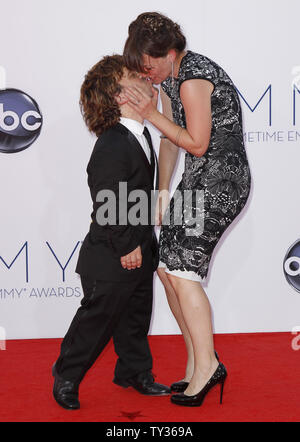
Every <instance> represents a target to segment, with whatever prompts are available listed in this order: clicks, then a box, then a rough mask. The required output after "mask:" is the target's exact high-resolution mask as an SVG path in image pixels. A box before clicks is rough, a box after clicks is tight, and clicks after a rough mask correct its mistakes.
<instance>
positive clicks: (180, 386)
mask: <svg viewBox="0 0 300 442" xmlns="http://www.w3.org/2000/svg"><path fill="white" fill-rule="evenodd" d="M215 356H216V359H217V361H218V362H219V355H218V353H217V352H216V350H215ZM188 386H189V382H185V381H179V382H174V384H172V385H171V387H170V388H171V391H174V392H175V393H183V392H184V391H185V390H186V389H187V388H188Z"/></svg>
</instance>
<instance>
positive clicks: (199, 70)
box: [178, 51, 229, 85]
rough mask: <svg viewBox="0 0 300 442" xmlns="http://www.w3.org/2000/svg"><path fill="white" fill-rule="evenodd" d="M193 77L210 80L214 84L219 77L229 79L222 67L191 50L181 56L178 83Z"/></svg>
mask: <svg viewBox="0 0 300 442" xmlns="http://www.w3.org/2000/svg"><path fill="white" fill-rule="evenodd" d="M193 78H203V79H207V80H210V81H211V82H212V83H214V84H215V85H216V84H217V83H218V81H219V80H220V79H222V78H223V79H227V80H229V77H228V75H227V74H226V72H225V71H224V70H223V68H222V67H221V66H220V65H219V64H218V63H216V62H215V61H214V60H212V59H211V58H209V57H207V56H206V55H203V54H199V53H197V52H193V51H187V53H186V55H185V56H184V57H183V58H182V61H181V65H180V69H179V75H178V79H179V83H180V84H181V83H182V82H183V81H185V80H188V79H193Z"/></svg>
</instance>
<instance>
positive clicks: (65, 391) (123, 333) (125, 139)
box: [52, 55, 170, 409]
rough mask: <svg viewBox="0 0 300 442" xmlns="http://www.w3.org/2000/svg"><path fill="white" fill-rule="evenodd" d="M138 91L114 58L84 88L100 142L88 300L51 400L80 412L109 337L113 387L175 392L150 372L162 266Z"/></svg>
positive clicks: (81, 266)
mask: <svg viewBox="0 0 300 442" xmlns="http://www.w3.org/2000/svg"><path fill="white" fill-rule="evenodd" d="M134 85H137V86H139V87H142V88H143V90H144V91H145V92H146V93H148V94H149V96H151V95H152V94H153V90H152V85H151V84H150V83H149V82H147V81H146V80H144V79H142V78H139V77H138V76H137V75H136V74H134V73H130V72H128V71H127V70H126V68H125V66H124V62H123V58H122V57H121V56H119V55H113V56H107V57H104V58H103V59H102V60H101V61H100V62H99V63H97V64H96V65H95V66H94V67H93V68H92V69H91V70H90V71H89V72H88V74H87V75H86V77H85V81H84V83H83V85H82V88H81V100H80V104H81V110H82V114H83V117H84V120H85V122H86V124H87V126H88V128H89V130H90V131H91V132H93V133H95V134H96V135H97V136H98V139H97V141H96V144H95V147H94V150H93V152H92V155H91V158H90V161H89V163H88V167H87V172H88V185H89V187H90V193H91V197H92V200H93V212H92V214H91V218H92V222H91V225H90V229H89V232H88V234H87V236H86V237H85V239H84V241H83V244H82V247H81V250H80V254H79V259H78V263H77V267H76V272H77V273H79V274H80V277H81V283H82V288H83V293H84V297H83V299H82V301H81V306H80V307H79V309H78V311H77V313H76V315H75V317H74V319H73V321H72V323H71V325H70V327H69V330H68V332H67V334H66V336H65V338H64V339H63V342H62V344H61V352H60V355H59V357H58V359H57V361H56V363H55V364H54V366H53V369H52V372H53V375H54V377H55V381H54V387H53V394H54V398H55V400H56V401H57V402H58V403H59V405H61V406H62V407H64V408H67V409H76V408H79V407H80V403H79V400H78V388H79V384H80V382H81V380H82V379H83V377H84V375H85V373H86V372H87V370H88V369H89V368H90V367H91V366H92V364H93V363H94V362H95V360H96V359H97V357H98V356H99V354H100V353H101V351H102V350H103V349H104V347H105V346H106V344H107V343H108V342H109V340H110V338H111V337H112V338H113V342H114V347H115V351H116V353H117V355H118V360H117V364H116V367H115V377H114V380H113V381H114V383H115V384H117V385H120V386H122V387H125V388H126V387H129V386H132V387H133V388H135V389H136V390H137V391H138V392H140V393H142V394H146V395H156V396H158V395H166V394H169V393H170V389H169V388H168V387H166V386H164V385H161V384H158V383H155V382H154V378H153V375H152V373H151V370H152V355H151V351H150V348H149V344H148V338H147V334H148V330H149V325H150V319H151V314H152V290H153V272H154V271H155V270H156V268H157V265H158V250H157V248H158V246H157V240H156V236H155V233H154V228H153V222H152V217H151V214H152V210H151V209H152V207H153V204H152V203H153V198H151V194H152V191H153V188H154V184H153V183H154V180H155V181H156V182H157V174H158V170H157V159H156V156H155V152H154V150H153V146H152V142H151V137H150V134H149V131H148V130H147V129H146V128H145V127H144V124H143V121H142V120H141V117H140V116H139V115H138V114H136V113H135V111H134V110H133V109H132V108H131V107H130V106H129V105H128V104H127V98H126V96H125V95H124V94H123V93H122V88H123V87H126V86H134ZM153 99H155V98H153ZM156 188H157V187H156ZM128 194H129V197H128ZM130 195H131V196H130ZM136 196H138V198H139V199H138V198H136ZM138 202H139V204H138Z"/></svg>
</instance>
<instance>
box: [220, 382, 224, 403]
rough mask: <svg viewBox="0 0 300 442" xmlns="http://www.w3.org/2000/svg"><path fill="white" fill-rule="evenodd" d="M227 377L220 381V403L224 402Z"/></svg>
mask: <svg viewBox="0 0 300 442" xmlns="http://www.w3.org/2000/svg"><path fill="white" fill-rule="evenodd" d="M224 383H225V379H223V381H222V382H221V383H220V404H222V402H223V390H224Z"/></svg>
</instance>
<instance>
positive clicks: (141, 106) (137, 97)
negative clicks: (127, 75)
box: [123, 86, 158, 120]
mask: <svg viewBox="0 0 300 442" xmlns="http://www.w3.org/2000/svg"><path fill="white" fill-rule="evenodd" d="M151 91H152V97H151V96H150V95H148V93H146V92H145V91H144V90H143V89H142V88H141V87H139V86H127V87H125V88H124V89H123V93H124V95H125V96H126V97H127V98H128V102H127V104H128V105H129V106H130V107H131V108H132V109H134V110H135V111H136V112H137V113H138V114H140V115H141V116H142V117H143V118H144V119H147V120H148V119H150V116H151V114H152V113H153V112H154V111H155V110H156V109H157V101H158V90H157V89H156V88H155V87H153V86H152V87H151Z"/></svg>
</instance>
